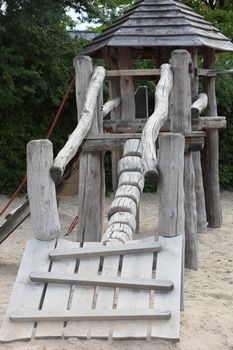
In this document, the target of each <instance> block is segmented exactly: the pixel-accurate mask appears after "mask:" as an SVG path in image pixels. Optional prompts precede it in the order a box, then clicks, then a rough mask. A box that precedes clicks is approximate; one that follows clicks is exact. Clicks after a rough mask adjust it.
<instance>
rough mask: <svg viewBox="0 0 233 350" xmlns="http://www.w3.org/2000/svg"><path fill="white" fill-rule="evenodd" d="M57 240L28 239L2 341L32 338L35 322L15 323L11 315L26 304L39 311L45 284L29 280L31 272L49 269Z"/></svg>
mask: <svg viewBox="0 0 233 350" xmlns="http://www.w3.org/2000/svg"><path fill="white" fill-rule="evenodd" d="M54 246H55V240H52V241H49V242H44V241H39V240H35V239H34V240H31V241H28V243H27V245H26V248H25V251H24V255H23V258H22V261H21V264H20V268H19V271H18V274H17V277H16V281H15V284H14V287H13V291H12V293H11V297H10V302H9V304H8V307H7V311H6V314H5V316H4V319H3V321H2V324H1V329H0V341H2V342H9V341H14V340H30V339H31V336H32V333H33V329H34V322H25V323H23V324H14V323H12V322H11V321H10V319H9V315H10V314H11V313H12V312H13V311H15V310H18V311H20V310H24V308H25V304H26V305H27V307H28V308H29V309H31V310H32V311H35V312H36V311H37V310H38V308H39V306H40V303H41V298H42V294H43V289H44V285H43V284H32V283H30V280H29V272H30V270H31V268H32V267H33V268H34V269H35V270H37V269H40V270H44V271H49V264H50V262H49V255H48V254H49V251H50V250H51V249H52V248H54Z"/></svg>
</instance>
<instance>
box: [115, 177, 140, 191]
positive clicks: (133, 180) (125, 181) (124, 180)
mask: <svg viewBox="0 0 233 350" xmlns="http://www.w3.org/2000/svg"><path fill="white" fill-rule="evenodd" d="M121 185H132V186H136V187H137V188H138V189H139V190H140V191H141V193H142V191H143V188H144V176H143V175H142V174H141V173H138V172H130V173H122V174H121V175H120V177H119V186H121Z"/></svg>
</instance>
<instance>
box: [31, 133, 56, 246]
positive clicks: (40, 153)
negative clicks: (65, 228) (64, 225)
mask: <svg viewBox="0 0 233 350" xmlns="http://www.w3.org/2000/svg"><path fill="white" fill-rule="evenodd" d="M52 165H53V145H52V143H51V142H50V141H49V140H33V141H30V142H29V143H28V144H27V176H28V182H27V188H28V197H29V203H30V211H31V222H32V230H33V233H34V236H35V238H36V239H39V240H41V241H50V240H52V239H54V238H58V237H59V234H60V222H59V216H58V211H57V199H56V189H55V184H54V182H53V180H52V178H51V177H50V173H49V170H50V168H51V166H52Z"/></svg>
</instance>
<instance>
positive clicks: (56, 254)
mask: <svg viewBox="0 0 233 350" xmlns="http://www.w3.org/2000/svg"><path fill="white" fill-rule="evenodd" d="M120 214H126V213H120ZM115 215H116V214H115ZM118 216H119V213H118ZM160 248H161V247H160V245H159V244H158V243H157V242H153V244H152V243H138V244H134V245H127V246H122V245H119V246H116V245H114V246H103V245H102V244H101V245H98V246H97V247H84V248H72V249H66V250H64V249H59V248H58V249H55V250H53V251H51V252H50V253H49V256H50V258H51V260H53V261H54V260H60V259H72V258H75V259H78V258H79V259H81V258H93V257H100V256H114V255H127V254H134V253H138V252H139V251H140V252H141V253H148V252H159V251H160Z"/></svg>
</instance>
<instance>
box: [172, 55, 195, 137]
mask: <svg viewBox="0 0 233 350" xmlns="http://www.w3.org/2000/svg"><path fill="white" fill-rule="evenodd" d="M190 63H191V55H190V54H189V53H188V52H187V51H186V50H175V51H173V52H172V57H171V64H172V68H173V73H174V77H173V79H174V84H173V89H172V92H171V104H172V112H171V130H172V131H173V132H181V133H185V132H190V131H191V83H190V76H189V64H190Z"/></svg>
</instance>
